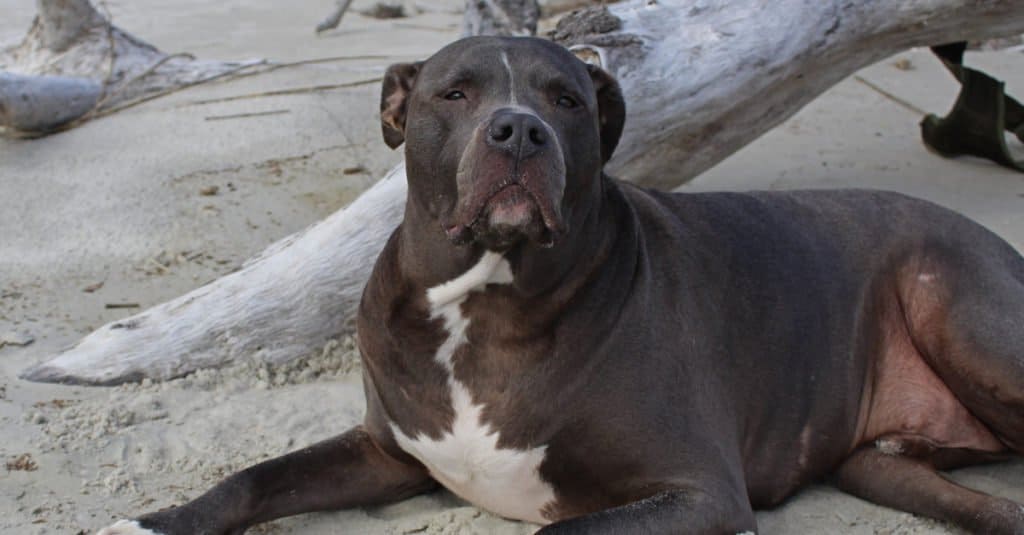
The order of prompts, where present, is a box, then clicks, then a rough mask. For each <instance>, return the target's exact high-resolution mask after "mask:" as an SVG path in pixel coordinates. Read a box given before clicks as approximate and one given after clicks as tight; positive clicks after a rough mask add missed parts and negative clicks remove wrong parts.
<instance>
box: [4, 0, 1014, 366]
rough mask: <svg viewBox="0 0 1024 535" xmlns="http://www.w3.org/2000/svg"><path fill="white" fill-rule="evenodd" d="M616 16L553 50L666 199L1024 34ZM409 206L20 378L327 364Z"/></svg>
mask: <svg viewBox="0 0 1024 535" xmlns="http://www.w3.org/2000/svg"><path fill="white" fill-rule="evenodd" d="M609 9H610V13H609V12H606V11H603V10H602V9H601V8H595V9H588V10H584V11H583V12H580V13H576V14H575V15H571V16H570V17H568V18H567V19H564V20H563V21H562V23H561V24H560V26H559V29H558V30H557V31H556V32H555V35H554V38H555V39H556V40H558V41H560V42H562V43H564V44H566V45H574V46H576V48H577V49H578V50H579V53H580V54H581V55H584V56H587V57H590V58H593V59H594V60H595V61H600V62H601V64H602V65H603V66H604V67H605V68H606V69H608V70H609V71H610V72H612V73H613V74H614V75H615V76H616V77H618V79H619V80H620V83H621V84H622V87H623V90H624V93H625V95H626V99H627V103H628V106H627V107H628V110H629V114H628V118H627V121H626V129H625V133H624V135H623V138H622V141H621V143H620V144H619V147H618V150H617V152H616V155H615V157H614V158H613V159H612V161H611V162H610V165H609V168H610V171H611V172H612V174H614V175H616V176H619V177H622V178H625V179H627V180H632V181H635V182H638V183H641V184H644V185H648V186H656V187H664V188H668V187H674V186H677V185H680V184H682V183H684V182H686V181H688V180H689V179H691V178H693V177H694V176H696V175H697V174H699V173H700V172H701V171H704V170H705V169H707V168H709V167H711V166H712V165H714V164H715V163H717V162H719V161H721V160H722V159H724V158H725V157H726V156H728V155H730V154H732V153H733V152H735V151H736V150H738V149H739V148H741V147H742V146H744V145H745V144H747V143H749V142H750V141H752V140H754V139H755V138H757V137H758V136H760V135H761V134H763V133H765V132H766V131H768V130H769V129H770V128H772V127H774V126H775V125H777V124H779V123H780V122H782V121H783V120H785V119H786V118H787V117H789V116H790V115H792V114H793V113H795V112H796V111H797V110H799V109H800V108H801V107H802V106H803V105H805V104H807V103H808V102H809V101H810V100H811V99H813V98H814V97H816V96H817V95H819V94H821V93H822V92H823V91H825V90H826V89H828V88H829V87H830V86H832V85H833V84H835V83H836V82H838V81H839V80H841V79H843V78H844V77H846V76H849V75H850V74H852V73H853V72H855V71H856V70H857V69H859V68H861V67H864V66H866V65H868V64H871V63H873V62H875V61H878V60H880V59H882V58H885V57H887V56H889V55H892V54H894V53H897V52H899V51H901V50H904V49H907V48H910V47H914V46H925V45H935V44H941V43H945V42H951V41H962V40H972V39H986V38H991V37H998V36H1002V35H1010V34H1015V33H1016V34H1019V33H1021V32H1024V1H1022V0H776V1H774V2H764V1H762V0H633V1H628V2H626V3H622V4H616V5H612V6H610V8H609ZM404 197H405V177H404V168H403V167H402V166H399V167H397V168H395V169H394V170H393V171H392V172H390V173H389V174H388V175H387V176H386V177H384V178H383V179H382V180H381V181H380V182H379V183H377V184H376V185H375V186H373V187H372V188H370V189H369V190H368V191H366V192H365V193H364V194H363V195H362V196H361V197H360V198H359V199H357V200H356V201H355V202H354V203H352V205H350V206H349V207H347V208H345V209H343V210H341V211H339V212H337V213H335V214H334V215H332V216H331V217H329V218H328V219H326V220H324V221H323V222H321V223H318V224H316V225H314V226H313V227H311V228H309V229H307V230H305V231H303V232H300V233H298V234H296V235H293V236H290V237H288V238H285V239H284V240H282V241H280V242H278V243H276V244H274V245H272V246H270V247H269V248H268V249H267V250H266V251H265V252H264V253H263V254H261V255H260V256H259V257H257V258H255V259H253V260H252V261H250V262H249V263H248V264H247V265H246V266H245V267H244V268H243V269H242V270H240V271H238V272H236V273H233V274H231V275H227V276H225V277H223V278H221V279H218V280H216V281H214V282H212V283H210V284H208V285H206V286H204V287H202V288H199V289H197V290H195V291H193V292H191V293H189V294H187V295H185V296H182V297H180V298H178V299H175V300H173V301H170V302H168V303H164V304H162V305H158V306H156V307H153V308H151V309H149V310H147V311H145V312H142V313H140V314H137V315H135V316H132V317H129V318H126V319H123V320H120V321H117V322H114V323H111V324H108V325H106V326H104V327H102V328H100V329H98V330H97V331H95V332H93V333H92V334H90V335H88V336H87V337H85V338H84V339H83V340H82V341H81V342H79V343H78V344H77V345H76V346H74V347H72V348H70V349H69V350H67V351H65V352H64V353H62V354H60V355H58V356H56V357H54V358H53V359H51V360H49V361H47V362H45V363H43V364H41V365H38V366H36V367H34V368H31V369H29V370H27V371H26V372H25V373H24V375H23V376H24V377H26V378H29V379H33V380H40V381H57V382H73V383H91V384H110V383H117V382H122V381H126V380H130V379H138V378H141V377H151V378H156V379H166V378H169V377H174V376H178V375H182V374H185V373H187V372H189V371H191V370H194V369H196V368H199V367H204V366H217V365H220V364H223V363H225V362H227V361H229V360H231V359H233V358H236V357H238V356H242V355H245V356H251V357H254V358H258V359H262V360H265V361H270V362H281V361H286V360H289V359H292V358H295V357H298V356H302V355H306V354H309V353H312V352H315V351H318V350H319V349H320V348H321V347H322V346H323V345H324V343H326V342H327V341H328V340H329V339H331V338H332V337H335V336H338V335H339V334H341V333H343V332H344V329H345V328H346V325H347V323H348V319H349V318H351V316H352V315H353V312H354V310H355V307H356V305H357V303H358V299H359V295H360V292H361V289H362V286H363V283H364V282H365V280H366V278H367V277H368V275H369V272H370V269H371V267H372V265H373V262H374V259H375V258H376V256H377V254H378V253H379V251H380V249H381V248H382V247H383V245H384V242H385V240H386V238H387V236H388V234H389V233H390V232H391V231H392V229H393V228H394V227H395V226H396V225H397V224H398V223H399V221H400V219H401V213H402V205H403V201H404Z"/></svg>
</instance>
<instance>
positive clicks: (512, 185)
mask: <svg viewBox="0 0 1024 535" xmlns="http://www.w3.org/2000/svg"><path fill="white" fill-rule="evenodd" d="M563 231H564V229H563V224H562V220H561V215H560V214H559V209H558V207H557V206H556V205H555V203H554V202H552V201H551V200H549V199H547V198H546V197H545V196H543V195H542V194H539V193H538V192H536V191H533V189H532V188H531V187H530V186H529V184H528V183H525V182H523V181H519V180H514V179H511V178H510V179H506V180H504V181H501V182H498V183H496V184H495V185H494V186H492V187H491V188H490V189H489V190H488V191H486V193H484V194H483V195H472V196H470V198H469V199H465V202H459V205H458V206H457V208H456V211H455V214H454V217H453V218H452V220H451V221H449V222H448V223H447V224H445V233H446V234H447V235H448V239H449V240H451V241H452V243H454V244H456V245H463V244H466V243H470V242H474V241H475V242H479V243H481V244H482V245H484V246H486V247H487V248H489V249H494V250H501V249H508V248H510V247H512V246H514V245H516V244H517V243H519V242H520V241H522V240H524V239H526V240H529V241H531V242H533V243H536V244H538V245H540V246H541V247H551V246H552V245H554V243H555V239H556V237H557V236H558V235H560V234H561V233H562V232H563Z"/></svg>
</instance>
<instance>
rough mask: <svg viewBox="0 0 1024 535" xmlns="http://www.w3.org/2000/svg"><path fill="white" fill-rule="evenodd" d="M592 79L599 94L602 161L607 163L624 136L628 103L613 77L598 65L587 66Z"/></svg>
mask: <svg viewBox="0 0 1024 535" xmlns="http://www.w3.org/2000/svg"><path fill="white" fill-rule="evenodd" d="M587 71H589V72H590V79H591V81H593V83H594V91H596V92H597V108H598V114H597V116H598V124H599V125H600V127H601V161H602V162H605V163H607V162H608V160H610V159H611V157H612V153H613V152H615V147H616V146H617V145H618V144H619V137H621V136H622V126H623V125H624V124H625V123H626V101H625V100H624V99H623V98H622V89H620V88H619V83H618V82H616V81H615V78H613V77H612V75H610V74H608V73H607V72H606V71H605V70H604V69H602V68H601V67H598V66H597V65H592V64H590V63H588V64H587Z"/></svg>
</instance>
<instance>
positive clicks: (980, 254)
mask: <svg viewBox="0 0 1024 535" xmlns="http://www.w3.org/2000/svg"><path fill="white" fill-rule="evenodd" d="M381 116H382V120H383V125H384V138H385V140H386V141H387V143H388V144H389V145H390V146H392V147H397V146H398V145H400V144H401V143H403V141H404V142H405V144H406V165H407V174H408V180H409V198H408V203H407V205H406V209H405V220H404V222H403V223H402V225H401V226H400V227H399V228H398V229H397V230H396V231H395V232H394V234H393V235H392V236H391V239H390V241H389V242H388V244H387V246H386V247H385V249H384V251H383V253H382V254H381V256H380V258H379V260H378V261H377V265H376V267H375V268H374V272H373V275H372V277H371V279H370V281H369V283H368V285H367V287H366V290H365V293H364V295H363V300H362V304H361V307H360V311H359V326H358V328H359V341H360V349H361V350H362V355H363V362H364V369H365V375H364V377H365V388H366V398H367V414H366V420H365V423H364V424H363V425H362V426H359V427H357V428H355V429H352V430H350V431H348V432H346V433H345V434H343V435H340V436H338V437H336V438H333V439H330V440H327V441H325V442H322V443H319V444H316V445H314V446H312V447H310V448H307V449H304V450H301V451H298V452H295V453H292V454H289V455H286V456H284V457H280V458H277V459H273V460H271V461H267V462H265V463H262V464H259V465H256V466H254V467H252V468H249V469H247V470H244V471H242V472H240V473H238V474H235V475H233V476H231V477H230V478H228V479H227V480H225V481H224V482H222V483H221V484H219V485H217V486H216V487H214V488H213V489H212V490H210V491H209V492H207V493H206V494H204V495H203V496H201V497H199V498H198V499H196V500H195V501H193V502H191V503H188V504H186V505H183V506H181V507H178V508H175V509H171V510H168V511H164V512H160V513H155V514H150V515H147V516H143V517H142V518H140V519H139V520H137V521H130V522H128V521H122V522H120V523H119V524H118V525H116V526H114V527H111V528H107V530H105V531H103V532H101V533H104V534H113V533H161V534H166V535H186V534H189V535H192V534H197V533H208V534H227V533H242V532H243V531H245V529H246V528H247V527H248V526H251V525H253V524H256V523H259V522H264V521H267V520H270V519H273V518H278V517H281V516H285V515H293V514H297V513H302V512H305V511H318V510H327V509H338V508H345V507H359V506H365V505H373V504H381V503H385V502H392V501H395V500H401V499H404V498H407V497H409V496H413V495H415V494H418V493H421V492H425V491H428V490H430V489H433V488H435V487H436V486H437V484H438V483H440V484H441V485H444V486H445V487H447V488H449V489H450V490H451V491H453V492H454V493H456V494H458V495H460V496H462V497H463V498H465V499H467V500H469V501H470V502H473V503H474V504H477V505H479V506H480V507H483V508H486V509H489V510H491V511H494V512H495V513H497V514H500V515H503V516H506V517H510V518H519V519H524V520H528V521H532V522H537V523H540V524H546V527H545V528H543V529H542V532H544V533H588V534H591V533H609V534H622V533H682V532H686V533H735V532H741V531H753V530H755V529H756V525H755V520H754V513H753V509H754V508H755V507H771V506H773V505H776V504H778V503H780V502H781V501H782V500H783V499H785V498H786V497H787V496H789V495H791V494H792V493H793V492H795V491H796V490H797V489H799V488H800V487H801V486H802V485H804V484H806V483H808V482H810V481H814V480H818V479H821V478H822V477H824V476H826V475H828V474H830V473H832V474H834V475H835V481H836V482H837V484H838V486H839V487H840V488H842V489H844V490H846V491H848V492H850V493H852V494H855V495H858V496H861V497H864V498H866V499H868V500H871V501H874V502H876V503H880V504H883V505H888V506H891V507H895V508H898V509H903V510H906V511H912V512H915V513H919V514H923V515H927V516H932V517H936V518H942V519H946V520H950V521H953V522H955V523H958V524H960V525H962V526H964V527H966V528H968V529H971V530H975V531H979V532H983V533H1006V534H1009V533H1014V534H1021V533H1024V508H1022V507H1021V506H1020V505H1019V504H1016V503H1013V502H1011V501H1009V500H1005V499H1000V498H995V497H992V496H988V495H985V494H982V493H979V492H976V491H974V490H970V489H967V488H964V487H961V486H959V485H957V484H955V483H953V482H951V481H949V480H947V479H945V478H944V477H942V476H941V475H940V474H939V473H938V472H937V470H942V469H947V468H951V467H956V466H963V465H968V464H973V463H979V462H986V461H991V460H994V459H1000V458H1006V457H1008V456H1011V455H1015V454H1020V453H1021V452H1022V451H1024V259H1022V258H1021V256H1019V255H1018V254H1017V253H1016V252H1015V251H1014V250H1013V249H1012V248H1011V247H1010V246H1009V245H1007V244H1006V243H1005V242H1003V241H1002V240H1001V239H999V238H998V237H996V236H995V235H993V234H992V233H990V232H989V231H987V230H985V229H984V228H982V227H981V226H979V225H977V224H975V223H973V222H971V221H969V220H967V219H965V218H964V217H961V216H959V215H957V214H955V213H953V212H950V211H948V210H945V209H943V208H940V207H937V206H934V205H932V204H929V203H926V202H923V201H919V200H915V199H911V198H907V197H904V196H900V195H896V194H891V193H880V192H867V191H833V192H789V193H766V192H761V193H748V194H737V193H720V194H699V195H682V194H668V193H661V192H657V191H647V190H643V189H640V188H637V187H634V186H631V185H628V184H622V183H619V182H616V181H615V180H612V179H611V178H609V177H607V176H606V175H604V174H603V172H602V167H603V165H604V163H605V162H606V161H607V160H608V158H609V157H610V156H611V154H612V151H613V150H614V149H615V145H616V143H617V142H618V138H619V135H620V133H621V131H622V125H623V121H624V120H625V106H624V103H623V99H622V96H621V94H620V92H619V88H618V86H617V84H616V83H615V81H614V80H612V79H611V77H610V76H609V75H608V74H606V73H605V72H603V71H601V70H600V69H597V68H593V67H589V66H587V65H584V64H583V63H582V62H580V61H579V60H577V59H576V58H574V57H573V56H572V54H570V53H569V52H567V51H566V50H564V49H562V48H560V47H559V46H557V45H554V44H552V43H549V42H546V41H542V40H538V39H511V38H473V39H466V40H463V41H459V42H457V43H454V44H452V45H450V46H448V47H446V48H445V49H444V50H442V51H440V52H438V53H437V54H436V55H435V56H433V57H432V58H431V59H429V60H427V61H426V62H422V63H414V64H403V65H395V66H392V67H391V68H390V69H389V70H388V73H387V76H386V79H385V82H384V92H383V96H382V101H381Z"/></svg>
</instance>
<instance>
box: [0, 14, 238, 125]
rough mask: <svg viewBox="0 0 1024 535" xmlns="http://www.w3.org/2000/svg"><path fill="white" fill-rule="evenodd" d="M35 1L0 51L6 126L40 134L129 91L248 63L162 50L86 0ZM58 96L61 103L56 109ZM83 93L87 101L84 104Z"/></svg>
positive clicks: (165, 86) (135, 93) (161, 88)
mask: <svg viewBox="0 0 1024 535" xmlns="http://www.w3.org/2000/svg"><path fill="white" fill-rule="evenodd" d="M36 4H37V6H38V10H39V14H38V15H37V16H36V19H35V21H34V22H33V24H32V28H31V29H30V30H29V31H28V34H26V36H25V38H24V39H23V40H22V42H21V44H19V45H17V46H15V47H13V48H11V49H9V50H4V51H0V74H4V71H6V75H4V76H0V128H3V129H6V130H7V131H8V132H9V133H14V134H17V135H40V134H45V133H48V132H50V131H53V130H56V129H59V128H61V127H62V126H64V125H66V124H68V123H69V122H71V121H73V120H76V119H78V120H81V119H84V118H87V117H89V116H90V114H91V115H97V114H101V113H103V112H104V111H106V110H111V109H115V108H118V107H121V106H124V105H125V103H126V102H129V101H132V100H134V99H139V98H144V97H145V96H147V95H153V94H156V93H160V92H165V91H168V90H172V89H175V88H180V87H185V86H188V85H193V84H195V83H197V82H201V81H204V80H209V79H211V78H214V77H217V76H220V75H223V74H225V73H229V72H233V71H235V70H237V69H239V68H240V67H244V66H246V65H250V64H251V63H249V64H242V63H232V62H219V61H199V60H196V59H194V58H192V57H191V56H189V55H187V54H173V55H168V54H165V53H163V52H161V51H159V50H157V49H156V48H155V47H153V46H152V45H150V44H148V43H145V42H143V41H141V40H139V39H137V38H136V37H134V36H132V35H131V34H129V33H127V32H125V31H123V30H121V29H119V28H117V27H116V26H113V25H112V24H111V23H110V21H109V20H107V18H106V17H104V16H103V15H101V14H100V13H99V12H98V11H96V9H95V8H94V7H93V6H92V4H90V3H89V0H37V1H36ZM76 79H77V80H76ZM97 86H99V88H100V94H99V95H97V94H96V91H95V89H96V87H97ZM26 91H31V94H27V93H26ZM26 95H27V96H28V98H27V99H23V98H22V97H23V96H26ZM61 99H65V101H66V103H67V106H66V108H67V109H64V110H59V109H58V108H60V104H59V103H60V102H61ZM89 101H91V102H92V105H91V106H88V107H85V108H83V107H82V103H85V102H89ZM44 103H45V104H46V105H47V106H50V107H49V108H46V107H43V106H42V104H44ZM72 111H74V112H75V113H72ZM76 113H77V114H76Z"/></svg>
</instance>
